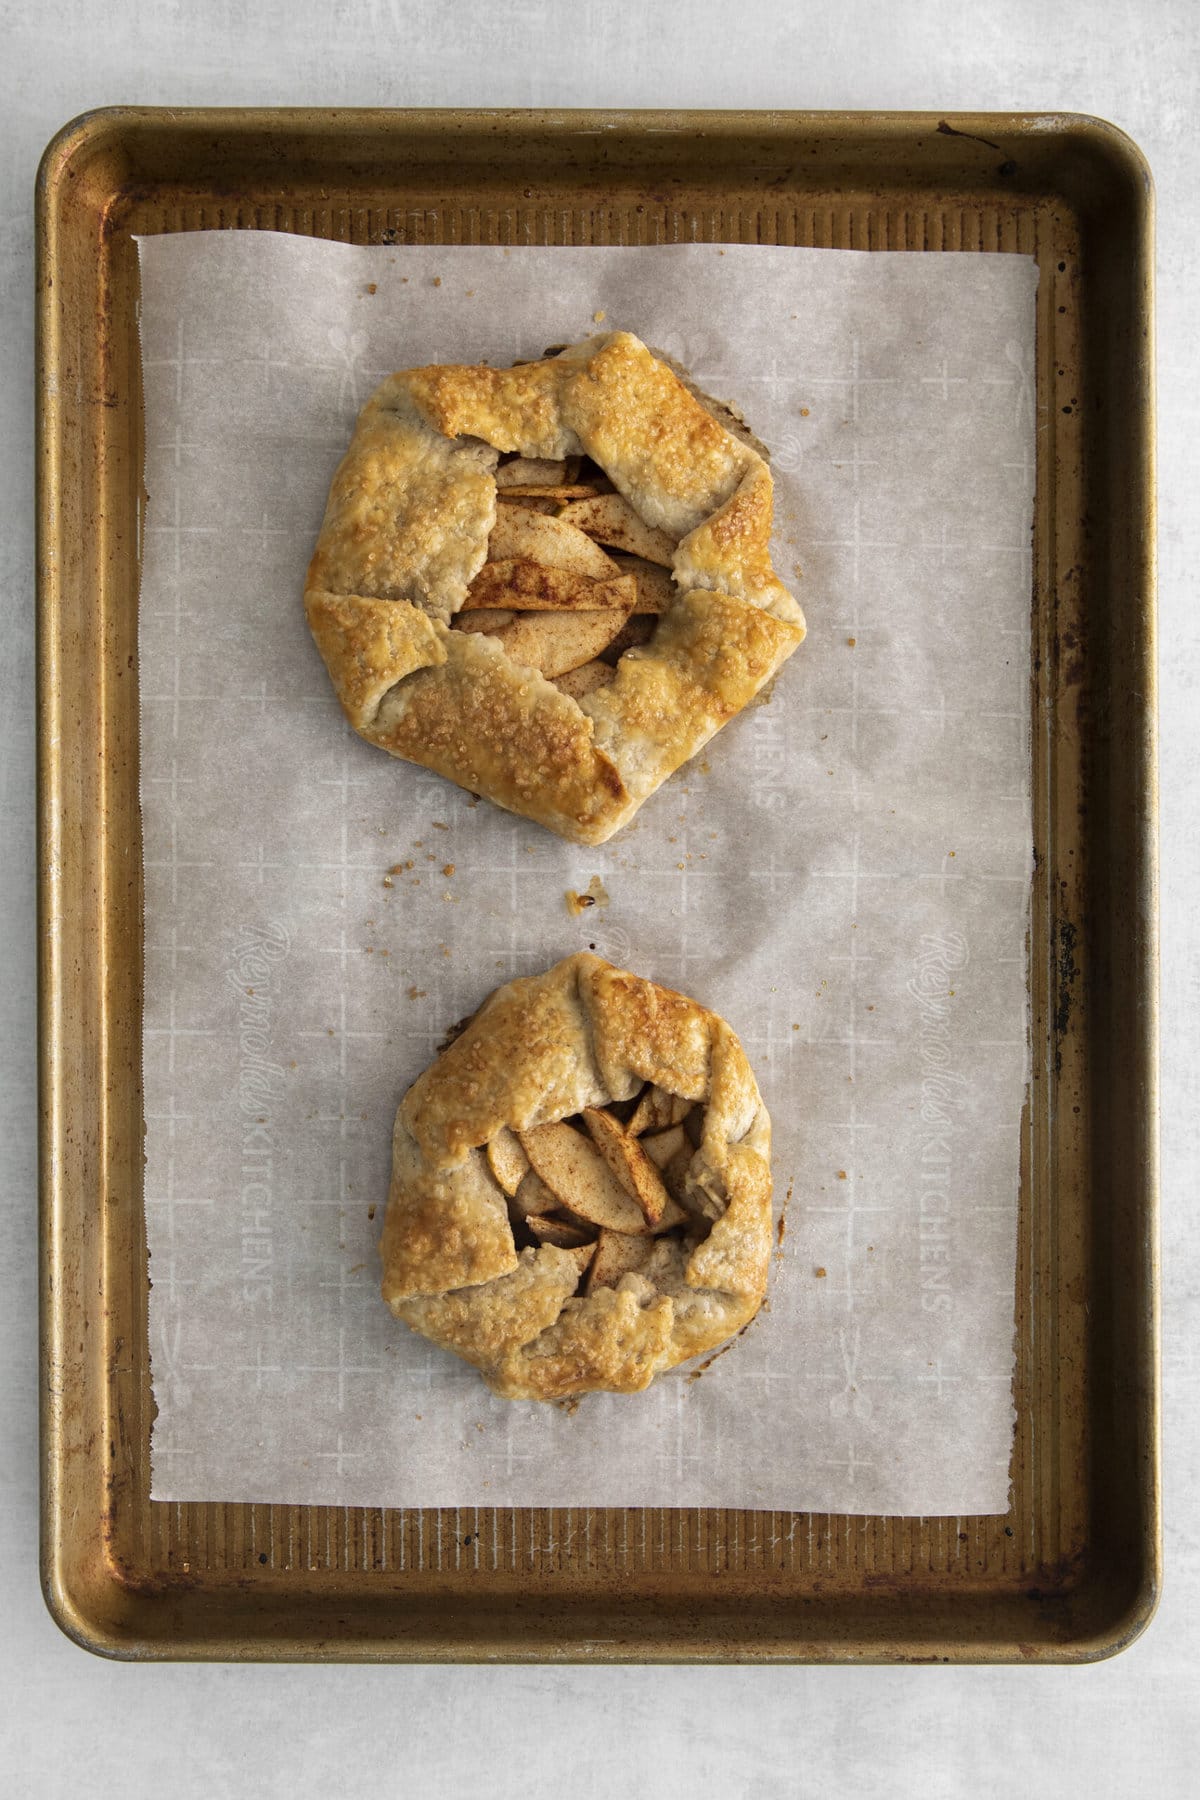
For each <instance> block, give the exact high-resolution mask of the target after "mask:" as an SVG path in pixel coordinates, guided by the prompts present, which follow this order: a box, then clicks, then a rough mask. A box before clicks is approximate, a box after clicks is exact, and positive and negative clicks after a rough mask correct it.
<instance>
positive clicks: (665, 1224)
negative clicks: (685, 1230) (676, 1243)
mask: <svg viewBox="0 0 1200 1800" xmlns="http://www.w3.org/2000/svg"><path fill="white" fill-rule="evenodd" d="M692 1216H693V1215H692V1214H690V1213H689V1212H688V1211H687V1208H686V1207H685V1206H683V1205H681V1203H680V1202H679V1201H678V1200H676V1199H675V1198H674V1197H673V1195H671V1194H668V1195H667V1204H666V1205H665V1206H664V1207H663V1210H662V1217H661V1219H660V1220H659V1221H658V1224H657V1225H656V1226H655V1227H654V1236H655V1237H661V1236H662V1235H663V1233H664V1231H674V1230H675V1227H676V1226H677V1225H687V1224H689V1223H690V1221H691V1218H692Z"/></svg>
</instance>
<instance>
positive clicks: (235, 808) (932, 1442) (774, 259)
mask: <svg viewBox="0 0 1200 1800" xmlns="http://www.w3.org/2000/svg"><path fill="white" fill-rule="evenodd" d="M141 254H142V285H143V316H142V333H143V346H144V375H145V395H146V409H147V410H146V440H147V488H148V492H149V503H148V508H147V516H146V532H145V555H144V576H143V591H142V612H141V644H140V654H141V665H142V768H143V790H142V791H143V809H144V819H145V858H146V913H147V931H146V938H147V951H146V1011H145V1037H144V1049H145V1079H146V1109H147V1126H148V1135H147V1157H148V1161H147V1179H146V1199H147V1221H148V1233H149V1241H150V1249H151V1274H152V1281H153V1289H152V1293H151V1338H150V1342H151V1354H152V1359H153V1371H154V1381H155V1398H156V1401H157V1404H158V1407H159V1415H158V1420H157V1423H156V1426H155V1432H154V1440H153V1446H152V1456H153V1469H154V1490H153V1491H154V1495H155V1497H156V1498H202V1497H203V1498H220V1499H226V1500H239V1499H240V1500H289V1501H294V1502H314V1503H316V1502H326V1503H334V1502H336V1503H342V1504H404V1505H409V1506H411V1505H463V1504H467V1505H470V1504H495V1505H501V1504H514V1505H541V1504H545V1505H552V1504H558V1505H563V1504H589V1505H605V1504H611V1505H644V1506H645V1505H671V1506H680V1505H687V1506H691V1505H696V1506H702V1505H707V1506H712V1505H740V1506H747V1507H788V1508H792V1509H796V1510H805V1509H807V1510H829V1511H849V1512H890V1513H925V1514H936V1513H953V1512H999V1511H1002V1510H1004V1507H1005V1505H1006V1498H1007V1466H1008V1454H1009V1446H1010V1436H1011V1406H1010V1397H1009V1387H1010V1376H1011V1337H1012V1299H1013V1296H1012V1277H1013V1255H1014V1243H1015V1222H1016V1194H1017V1153H1018V1124H1019V1118H1020V1108H1021V1102H1022V1099H1023V1095H1024V1087H1025V1079H1026V997H1025V996H1026V986H1025V963H1024V956H1025V942H1024V940H1025V926H1026V914H1027V895H1028V878H1029V862H1030V851H1029V845H1030V841H1031V829H1030V820H1029V790H1028V766H1029V765H1028V698H1027V696H1028V682H1027V673H1026V672H1027V669H1028V617H1029V586H1030V572H1029V527H1030V517H1031V507H1032V476H1033V427H1034V421H1033V404H1032V368H1033V294H1034V281H1035V272H1034V267H1033V264H1032V261H1031V260H1029V259H1025V258H1017V257H1012V256H1004V257H1000V256H986V255H981V256H973V257H971V258H969V259H968V258H954V257H944V258H917V257H911V258H910V257H887V258H879V257H876V258H871V257H867V256H860V255H856V254H854V253H846V252H814V251H798V250H774V249H764V248H748V249H743V248H735V247H725V248H723V249H719V248H717V247H711V246H696V247H688V248H672V249H670V250H653V251H649V250H639V251H628V250H616V251H613V250H605V251H598V250H563V249H555V250H531V249H521V250H509V251H505V250H499V249H470V250H467V249H451V250H447V249H444V248H439V249H412V248H407V249H399V248H397V249H395V250H374V251H366V250H349V249H347V248H345V247H343V246H337V245H329V244H316V243H312V242H308V241H303V240H298V239H288V238H283V237H272V236H265V235H252V234H221V235H213V234H206V235H204V236H203V237H198V236H188V237H174V238H173V237H166V238H157V239H153V240H149V241H143V243H142V245H141ZM372 285H373V287H374V292H371V291H370V289H371V287H372ZM597 312H600V313H604V314H605V315H606V318H605V320H604V321H603V322H596V321H594V314H595V313H597ZM748 320H753V321H754V325H753V328H748V326H747V321H748ZM615 324H620V325H625V326H629V327H630V328H632V329H634V330H637V331H638V332H639V333H640V334H641V335H642V336H644V337H645V338H646V339H647V340H648V341H650V342H652V343H654V344H656V345H658V346H660V347H662V348H663V349H666V350H669V351H671V352H672V353H673V354H675V355H677V356H679V357H680V358H681V359H682V360H683V361H684V362H686V363H687V364H688V365H689V366H690V367H691V368H692V370H693V372H694V373H695V374H696V376H697V378H698V379H699V380H700V381H701V382H702V383H704V385H706V386H707V387H708V388H709V389H710V390H711V391H713V392H716V393H718V394H727V395H730V396H733V397H735V398H736V399H738V400H739V401H740V402H741V403H742V405H743V406H744V408H745V410H746V411H747V413H748V415H749V417H750V419H751V422H752V424H753V425H754V427H755V428H756V430H757V431H758V432H759V433H760V435H761V436H763V437H764V438H765V439H766V441H767V442H768V443H770V444H771V446H772V448H773V450H774V452H775V467H776V471H777V484H778V514H779V516H778V525H779V546H778V555H777V562H778V564H779V566H780V568H781V569H782V570H783V571H785V573H786V572H788V571H790V570H791V567H792V565H793V564H794V563H796V562H801V563H802V564H803V566H804V581H803V584H802V587H801V590H800V591H801V597H802V599H803V601H804V603H805V606H806V609H807V611H808V613H809V620H810V629H811V636H810V639H809V641H808V643H807V644H806V645H805V646H804V647H803V648H802V649H801V650H800V651H799V652H798V653H797V656H796V657H795V658H793V660H792V662H791V663H790V664H789V665H788V666H787V667H786V668H785V670H784V671H783V674H782V675H781V677H780V679H779V681H778V683H777V684H776V689H775V693H774V696H773V698H772V699H771V702H770V704H769V705H767V706H760V707H756V708H754V709H752V710H751V711H750V712H749V713H748V714H747V715H746V716H745V717H743V718H742V719H740V720H738V721H736V722H735V723H734V724H733V725H732V726H731V727H729V728H728V729H727V730H726V731H725V732H724V733H722V734H721V735H720V736H719V737H718V739H717V740H715V742H714V743H713V744H712V745H711V746H710V747H709V749H708V751H707V752H706V753H705V754H704V756H703V757H702V759H700V761H699V762H698V764H696V765H693V766H692V767H691V768H690V769H689V770H687V771H684V772H682V773H681V774H680V775H679V776H677V777H676V778H675V780H674V781H673V782H672V783H669V784H668V785H667V787H666V788H665V789H664V790H662V791H661V792H660V794H659V795H657V796H656V797H655V798H654V799H653V800H651V801H650V802H649V803H648V805H647V806H646V807H645V808H644V809H643V811H642V813H641V814H640V815H639V820H638V821H637V823H636V824H635V826H634V827H633V828H632V829H631V830H629V831H627V832H625V833H623V834H622V835H621V836H620V837H619V838H618V839H617V840H616V841H615V842H614V843H612V844H610V845H608V846H605V847H604V848H602V849H600V850H587V851H580V850H577V849H575V848H573V847H571V846H566V845H562V844H559V843H558V842H557V841H556V840H554V839H552V838H550V837H548V836H547V835H546V834H545V833H542V832H539V831H537V830H536V829H535V828H533V827H527V826H525V825H523V824H522V823H521V822H520V821H513V820H510V819H508V818H506V817H505V816H504V815H501V814H499V813H497V812H495V811H494V810H493V809H491V808H489V807H487V806H486V804H483V803H481V804H479V805H472V804H471V802H470V800H469V798H468V797H467V796H465V795H463V794H460V793H459V791H458V790H456V789H454V788H452V787H450V786H448V785H447V784H445V783H443V782H441V781H439V780H438V779H437V778H436V777H433V776H429V775H427V774H425V773H423V772H422V771H419V770H415V769H411V768H408V767H407V766H405V765H402V764H397V763H393V762H391V761H389V760H388V759H386V758H384V757H383V756H382V755H381V754H380V753H379V752H377V751H373V750H371V749H369V748H368V747H367V746H365V745H362V744H361V743H360V742H359V741H358V740H357V739H355V738H354V737H353V736H352V734H349V733H348V732H347V731H346V729H345V727H344V726H343V725H342V723H341V720H340V714H339V712H338V709H337V707H336V703H335V702H334V701H333V699H332V696H331V694H330V693H329V692H328V690H327V688H326V684H325V677H324V673H323V671H322V669H321V666H320V663H319V660H318V659H317V657H316V653H315V651H314V650H313V649H312V646H311V643H310V642H309V640H308V637H307V632H306V630H305V628H304V624H303V616H302V612H301V609H300V603H299V594H300V589H301V585H302V580H303V570H304V565H305V563H306V561H307V557H308V555H309V553H310V551H311V547H312V540H313V536H314V535H315V529H316V524H317V522H318V521H319V517H320V512H321V507H322V505H323V500H324V495H325V490H326V488H327V485H328V479H329V475H330V473H331V472H332V468H333V466H334V465H335V463H336V460H337V457H338V456H339V455H340V453H341V451H342V449H344V447H345V443H346V441H347V438H348V434H349V430H350V427H351V423H352V419H353V413H354V410H355V408H356V406H357V405H358V404H360V403H361V402H362V401H363V400H364V399H365V398H366V397H367V395H368V394H369V392H370V391H371V388H372V386H373V385H374V384H375V382H376V381H377V380H378V379H380V378H381V377H382V376H383V374H385V373H386V372H388V371H389V370H390V369H391V368H393V367H397V366H403V365H404V364H406V363H412V362H422V361H436V360H459V359H474V358H479V357H484V356H486V357H488V358H489V359H490V360H493V361H497V362H499V361H507V360H509V359H511V357H513V356H515V355H530V354H537V353H538V352H539V351H540V349H541V348H542V346H543V345H544V344H545V343H549V342H555V341H562V340H564V339H566V338H571V337H577V336H580V335H582V334H583V333H584V332H585V331H587V330H589V329H600V328H608V327H610V326H612V325H615ZM408 863H411V865H412V866H411V868H407V867H405V866H404V865H405V864H408ZM445 870H452V871H453V872H452V873H450V874H445V873H443V871H445ZM389 871H394V873H392V872H389ZM597 874H598V875H599V876H600V877H601V880H602V883H603V886H604V888H605V890H606V892H607V894H608V896H609V902H608V904H607V906H604V907H597V908H594V909H592V910H591V911H590V912H589V913H586V914H585V915H584V916H583V917H582V918H581V919H579V920H573V919H572V918H570V916H569V915H568V913H567V910H566V907H565V904H564V900H563V896H564V894H565V892H566V890H567V889H568V888H574V889H582V888H585V887H586V886H587V885H588V882H589V881H590V880H591V878H592V877H593V876H595V875H597ZM418 883H419V885H418ZM388 884H390V885H388ZM583 943H594V944H595V945H596V947H597V948H598V949H599V950H600V951H601V952H602V953H603V954H605V955H608V956H610V957H611V958H612V959H613V960H615V961H617V962H624V963H629V964H630V965H631V966H633V967H635V968H637V969H638V970H639V971H640V972H642V973H646V974H649V975H652V976H655V977H657V978H659V979H663V980H666V981H668V982H672V983H674V984H675V985H678V986H681V987H685V988H687V989H689V990H690V991H692V992H695V993H697V994H698V995H699V997H701V998H702V999H704V1000H705V1001H706V1002H707V1003H708V1004H710V1005H713V1006H715V1007H716V1008H717V1009H718V1010H720V1011H722V1012H724V1013H725V1015H726V1016H727V1017H728V1018H730V1020H731V1022H732V1023H733V1024H734V1025H735V1027H736V1028H737V1029H738V1031H739V1032H740V1034H741V1035H742V1037H743V1040H744V1042H745V1043H746V1046H747V1049H748V1050H749V1052H750V1055H751V1057H752V1060H753V1061H754V1063H755V1067H756V1069H757V1072H758V1075H759V1079H760V1084H761V1085H762V1087H763V1090H764V1094H765V1096H766V1098H767V1101H768V1105H769V1106H770V1107H771V1110H772V1115H773V1118H774V1120H775V1131H776V1159H775V1161H776V1178H777V1190H778V1194H779V1197H780V1199H781V1200H782V1199H784V1197H785V1196H787V1195H788V1194H789V1193H790V1195H791V1199H790V1204H789V1206H788V1212H787V1231H786V1235H785V1236H784V1238H783V1241H782V1244H781V1246H780V1256H779V1258H778V1260H777V1262H776V1265H775V1269H774V1273H773V1278H772V1301H771V1308H770V1311H769V1312H767V1313H765V1314H764V1315H762V1317H761V1318H760V1320H759V1321H758V1323H757V1324H756V1325H755V1326H754V1327H753V1328H752V1330H751V1331H750V1332H749V1333H748V1334H747V1335H746V1337H745V1338H744V1339H743V1340H742V1341H741V1342H740V1343H739V1345H738V1346H737V1349H736V1352H735V1353H732V1354H730V1355H729V1356H728V1357H724V1358H722V1359H721V1360H720V1361H719V1362H718V1363H717V1364H716V1365H715V1366H714V1367H713V1368H712V1370H711V1371H710V1372H709V1373H707V1374H705V1375H704V1377H703V1378H702V1379H700V1380H698V1381H688V1380H687V1378H686V1375H679V1376H676V1377H668V1378H664V1379H662V1380H660V1382H658V1383H656V1384H655V1387H654V1388H652V1389H651V1390H650V1392H649V1393H648V1394H647V1395H645V1396H642V1397H639V1398H636V1399H632V1400H630V1399H624V1398H622V1399H616V1398H610V1397H595V1398H592V1399H589V1400H588V1401H587V1402H586V1403H585V1404H584V1405H583V1406H581V1407H580V1408H579V1410H578V1412H577V1413H576V1414H574V1415H573V1416H568V1415H566V1414H564V1413H562V1412H560V1411H558V1410H556V1409H553V1408H538V1407H535V1406H532V1405H529V1406H519V1405H518V1406H514V1405H512V1404H511V1403H505V1402H500V1401H496V1400H493V1399H491V1398H490V1396H488V1395H487V1393H486V1390H484V1389H483V1388H482V1386H481V1384H480V1383H479V1381H478V1378H477V1377H476V1376H475V1375H474V1374H473V1373H472V1372H471V1371H469V1370H466V1369H465V1368H464V1367H463V1366H462V1365H459V1364H457V1363H455V1362H454V1361H453V1360H452V1359H450V1358H448V1357H445V1356H443V1355H442V1354H441V1353H440V1352H437V1351H433V1350H431V1349H430V1348H429V1347H427V1346H426V1345H424V1344H423V1343H422V1342H421V1341H420V1340H416V1339H413V1338H411V1337H410V1336H409V1335H408V1333H407V1332H406V1331H404V1328H403V1327H400V1326H397V1325H395V1324H393V1322H392V1321H390V1319H389V1317H388V1315H387V1313H386V1311H385V1310H384V1309H383V1307H382V1305H381V1303H380V1302H379V1300H378V1298H377V1280H376V1265H375V1260H374V1252H373V1243H374V1238H375V1235H376V1233H377V1230H378V1225H379V1215H381V1213H382V1201H383V1198H384V1195H385V1193H386V1180H387V1153H388V1137H389V1132H390V1120H391V1113H392V1110H393V1109H394V1106H395V1103H396V1100H397V1099H398V1098H399V1095H400V1094H401V1093H402V1092H403V1090H404V1088H405V1087H406V1086H407V1084H408V1082H409V1081H410V1080H411V1079H412V1077H413V1076H414V1075H415V1074H416V1073H417V1072H418V1070H419V1069H420V1068H421V1067H422V1066H423V1064H424V1062H425V1061H426V1060H427V1059H428V1057H429V1056H430V1055H431V1054H432V1052H433V1050H434V1048H435V1047H436V1044H437V1042H438V1041H439V1040H440V1038H441V1036H442V1034H443V1032H444V1030H445V1028H446V1026H447V1025H449V1024H450V1023H452V1022H453V1021H454V1020H456V1019H457V1018H459V1017H461V1016H463V1015H464V1014H466V1013H469V1012H471V1011H472V1010H474V1008H475V1006H476V1005H477V1004H478V1003H479V1001H480V1000H481V999H482V998H483V996H484V995H485V994H486V992H487V991H488V990H489V989H490V988H491V987H492V986H493V985H495V983H496V982H497V981H499V980H502V979H505V978H507V976H508V975H509V974H511V973H516V972H521V971H523V970H525V969H530V968H536V967H540V966H544V964H546V963H548V962H549V961H552V960H553V959H554V958H556V957H557V956H559V955H562V954H565V953H566V952H567V951H569V950H571V949H573V948H577V947H579V945H580V944H583ZM248 989H253V990H254V991H253V993H250V992H247V991H246V990H248ZM373 1206H374V1207H377V1208H378V1213H377V1216H376V1218H375V1219H374V1220H372V1219H371V1218H370V1216H369V1214H370V1210H371V1208H372V1207H373Z"/></svg>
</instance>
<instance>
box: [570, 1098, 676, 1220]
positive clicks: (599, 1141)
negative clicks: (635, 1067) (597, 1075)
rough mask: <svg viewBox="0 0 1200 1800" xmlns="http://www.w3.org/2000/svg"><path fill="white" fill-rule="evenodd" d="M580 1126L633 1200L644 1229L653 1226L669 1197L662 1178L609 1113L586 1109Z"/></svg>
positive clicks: (661, 1213) (594, 1107)
mask: <svg viewBox="0 0 1200 1800" xmlns="http://www.w3.org/2000/svg"><path fill="white" fill-rule="evenodd" d="M583 1122H584V1124H585V1125H586V1126H587V1128H588V1130H589V1131H590V1132H591V1134H592V1142H593V1143H594V1144H595V1146H596V1148H597V1150H599V1152H600V1154H601V1156H602V1157H603V1158H604V1160H605V1162H606V1163H607V1164H608V1166H609V1168H610V1169H611V1170H612V1172H613V1174H614V1175H615V1176H616V1178H617V1180H618V1181H619V1182H620V1184H621V1186H622V1187H623V1188H624V1189H625V1192H626V1193H627V1194H628V1195H629V1197H630V1199H631V1200H636V1201H637V1204H638V1205H639V1206H640V1207H641V1209H642V1212H643V1214H644V1216H645V1220H646V1223H647V1225H657V1224H658V1222H659V1220H660V1219H661V1218H662V1215H663V1211H664V1209H665V1207H666V1204H667V1201H668V1199H669V1197H670V1196H669V1195H668V1193H667V1190H666V1188H665V1187H664V1186H663V1184H662V1177H661V1175H660V1174H659V1172H658V1170H657V1169H656V1168H655V1166H654V1164H653V1163H652V1162H651V1161H650V1158H649V1157H648V1156H647V1155H646V1152H645V1151H644V1150H643V1149H642V1146H641V1145H640V1144H639V1143H638V1140H637V1139H636V1138H635V1137H629V1136H627V1134H626V1133H625V1132H624V1131H622V1129H621V1127H620V1125H618V1123H617V1121H616V1120H615V1119H614V1118H613V1116H612V1114H611V1113H606V1112H602V1111H601V1110H600V1108H599V1107H597V1106H586V1107H584V1110H583Z"/></svg>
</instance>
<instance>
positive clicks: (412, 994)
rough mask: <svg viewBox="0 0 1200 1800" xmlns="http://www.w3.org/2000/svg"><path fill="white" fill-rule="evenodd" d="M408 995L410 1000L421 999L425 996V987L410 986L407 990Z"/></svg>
mask: <svg viewBox="0 0 1200 1800" xmlns="http://www.w3.org/2000/svg"><path fill="white" fill-rule="evenodd" d="M408 997H409V999H410V1000H423V999H424V998H425V989H424V988H419V987H410V988H409V990H408Z"/></svg>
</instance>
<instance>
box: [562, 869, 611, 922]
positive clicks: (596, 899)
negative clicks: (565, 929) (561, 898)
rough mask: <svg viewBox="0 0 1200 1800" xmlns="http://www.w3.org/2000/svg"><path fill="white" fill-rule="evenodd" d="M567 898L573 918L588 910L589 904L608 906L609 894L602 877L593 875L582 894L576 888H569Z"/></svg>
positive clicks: (568, 909) (568, 908) (568, 907)
mask: <svg viewBox="0 0 1200 1800" xmlns="http://www.w3.org/2000/svg"><path fill="white" fill-rule="evenodd" d="M565 899H566V902H567V911H568V912H569V913H570V915H571V917H572V918H573V919H577V918H578V917H579V915H580V913H581V912H586V911H587V909H588V907H589V906H607V905H608V901H609V895H608V890H607V888H606V887H605V885H604V883H603V882H602V881H601V879H600V877H599V876H598V875H593V876H592V879H591V880H590V881H589V882H588V884H587V887H586V888H585V889H584V891H583V893H582V894H577V893H576V892H575V890H574V888H568V889H567V891H566V895H565Z"/></svg>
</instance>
